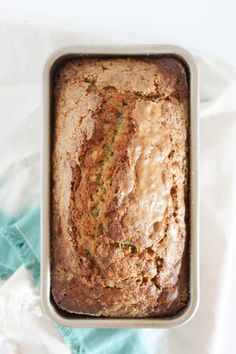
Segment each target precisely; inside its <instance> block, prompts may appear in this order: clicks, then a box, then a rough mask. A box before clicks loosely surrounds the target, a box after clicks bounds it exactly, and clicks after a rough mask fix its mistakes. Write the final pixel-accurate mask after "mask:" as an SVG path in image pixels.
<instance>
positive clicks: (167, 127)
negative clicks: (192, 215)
mask: <svg viewBox="0 0 236 354" xmlns="http://www.w3.org/2000/svg"><path fill="white" fill-rule="evenodd" d="M53 94H54V99H53V102H54V109H53V111H54V112H53V141H52V193H51V199H52V203H51V208H52V222H51V239H52V242H51V263H52V264H51V273H52V274H51V275H52V294H53V297H54V300H55V302H56V303H57V305H58V306H59V307H60V308H62V309H64V310H66V311H69V312H74V313H79V314H90V315H94V316H106V317H127V318H129V317H148V316H157V317H158V316H166V315H172V314H175V313H176V312H177V311H179V310H180V309H181V308H183V307H184V306H186V304H187V302H188V296H189V293H188V291H189V289H188V264H187V263H188V262H187V261H186V257H187V252H186V230H187V220H188V215H187V214H188V213H186V208H187V200H188V196H187V190H188V183H187V182H188V178H187V177H188V152H187V147H188V144H187V135H188V134H187V133H188V120H189V95H188V85H187V79H186V72H185V68H184V66H183V65H182V64H181V62H180V61H178V60H177V59H175V58H171V57H161V58H157V59H153V58H149V59H146V58H112V59H109V58H103V59H102V58H87V59H70V60H66V61H65V62H63V63H62V64H60V65H59V67H58V68H57V70H56V73H55V77H54V92H53Z"/></svg>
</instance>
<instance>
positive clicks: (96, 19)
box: [0, 0, 236, 354]
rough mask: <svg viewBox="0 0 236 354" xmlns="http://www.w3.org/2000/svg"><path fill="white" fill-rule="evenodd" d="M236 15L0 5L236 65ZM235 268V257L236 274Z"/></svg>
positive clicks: (229, 4) (15, 17) (70, 4)
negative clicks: (169, 46) (182, 49)
mask: <svg viewBox="0 0 236 354" xmlns="http://www.w3.org/2000/svg"><path fill="white" fill-rule="evenodd" d="M235 13H236V1H234V0H225V1H220V0H215V1H214V0H206V1H204V0H198V1H191V0H178V1H177V0H169V1H167V0H156V1H139V0H136V1H133V0H131V1H128V0H126V1H124V0H120V1H119V2H118V1H117V2H115V1H112V0H110V1H105V0H102V1H86V0H83V1H79V0H77V1H72V0H71V1H69V0H67V1H60V0H58V1H55V0H51V1H50V0H48V1H47V2H46V1H43V0H41V1H32V0H31V1H30V0H21V1H19V0H18V1H17V0H15V1H13V0H8V1H4V0H0V21H6V22H14V23H24V24H25V26H28V25H32V24H37V25H43V26H44V27H45V26H50V27H57V28H60V29H62V28H64V29H67V30H72V29H73V30H76V29H78V31H79V32H81V31H82V32H85V33H88V34H96V35H97V36H100V37H104V38H109V39H112V38H113V39H114V41H116V42H119V41H123V40H125V41H126V42H130V43H132V42H136V43H171V44H172V43H173V44H178V45H181V46H183V47H186V48H187V49H189V50H190V51H193V52H196V53H200V54H205V55H208V56H211V57H213V58H219V59H221V60H223V61H226V62H229V63H231V64H233V65H234V66H236V45H235V34H236V22H235ZM68 44H69V43H68ZM32 55H33V53H32ZM235 97H236V95H235ZM235 263H236V261H235V257H234V267H233V265H232V268H231V269H232V270H233V268H234V269H235V267H236V264H235ZM231 279H232V281H231V282H230V283H231V284H230V287H231V291H230V295H229V302H228V303H229V307H228V312H227V313H226V314H225V316H227V318H228V325H227V327H226V328H224V329H223V331H224V339H223V340H224V343H225V353H229V354H231V353H233V352H234V350H233V334H234V327H233V324H234V318H235V316H236V308H235V300H234V296H233V294H235V292H236V288H235V283H236V282H235V276H234V278H233V271H232V277H231ZM231 320H232V321H231ZM222 335H223V333H222Z"/></svg>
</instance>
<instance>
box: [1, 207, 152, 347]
mask: <svg viewBox="0 0 236 354" xmlns="http://www.w3.org/2000/svg"><path fill="white" fill-rule="evenodd" d="M0 221H1V228H0V261H1V263H0V278H6V277H8V276H10V275H11V274H12V273H13V272H14V271H15V270H16V269H17V268H18V267H19V266H20V265H21V264H24V266H25V267H26V269H28V270H29V271H30V272H31V274H32V276H33V279H34V281H35V283H36V285H37V286H39V279H40V211H39V208H32V209H30V210H28V211H27V212H25V213H24V215H23V216H19V217H18V218H12V217H10V216H9V215H6V214H4V213H0ZM58 331H59V333H60V334H61V335H62V337H63V339H64V341H65V343H66V344H68V345H69V346H70V348H71V350H72V352H73V353H74V354H88V353H95V354H102V353H109V354H139V353H142V354H145V353H149V350H148V346H147V341H145V340H144V339H145V338H143V332H142V330H136V329H117V330H116V329H93V328H91V329H79V328H78V329H77V328H68V327H63V326H58ZM152 352H153V350H152Z"/></svg>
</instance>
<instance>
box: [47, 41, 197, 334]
mask: <svg viewBox="0 0 236 354" xmlns="http://www.w3.org/2000/svg"><path fill="white" fill-rule="evenodd" d="M101 56H109V57H111V56H112V57H116V56H119V57H120V56H124V57H125V56H126V57H135V56H147V57H159V56H172V57H177V58H179V59H180V60H181V61H182V62H183V64H184V65H185V67H186V70H187V73H188V80H189V88H190V95H189V100H190V128H189V144H190V149H189V151H190V178H189V181H190V202H189V205H190V215H189V219H190V231H189V234H190V235H189V243H188V244H189V267H190V271H189V290H190V299H189V303H188V305H187V306H186V308H185V309H184V310H182V311H181V312H179V313H178V314H176V315H174V316H171V317H165V318H133V319H125V318H104V317H100V318H97V317H93V316H85V315H78V314H70V313H68V312H66V311H63V310H61V309H59V308H58V306H57V305H56V304H55V302H54V300H53V298H52V295H51V285H50V163H51V162H50V160H51V152H50V142H51V134H53V132H52V129H51V121H52V78H53V72H54V69H55V67H56V66H57V65H58V64H59V63H60V62H61V61H62V60H65V59H66V58H78V57H80V58H81V57H101ZM198 99H199V94H198V73H197V68H196V65H195V63H194V60H193V58H192V56H191V54H190V53H189V52H187V51H186V50H184V49H182V48H180V47H177V46H172V45H140V46H138V45H137V46H128V45H126V46H115V47H113V46H76V47H69V48H65V49H62V50H59V51H57V52H56V53H54V54H53V55H52V56H51V57H50V58H49V59H48V61H47V62H46V64H45V67H44V73H43V117H42V166H41V167H42V169H41V170H42V200H41V299H42V305H43V308H44V310H45V312H46V313H47V314H48V316H49V317H50V318H51V319H52V320H53V321H55V322H57V323H58V324H61V325H65V326H69V327H102V328H121V327H122V328H124V327H128V328H170V327H176V326H179V325H182V324H184V323H186V322H187V321H189V320H190V319H191V318H192V317H193V315H194V314H195V312H196V310H197V307H198V302H199V236H198V223H199V211H198Z"/></svg>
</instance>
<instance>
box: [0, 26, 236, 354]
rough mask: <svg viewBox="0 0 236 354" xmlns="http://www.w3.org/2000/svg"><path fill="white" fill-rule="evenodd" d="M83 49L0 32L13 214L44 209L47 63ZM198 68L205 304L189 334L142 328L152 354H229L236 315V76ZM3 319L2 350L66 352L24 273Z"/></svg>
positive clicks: (60, 39) (1, 100)
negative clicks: (67, 49) (57, 53)
mask: <svg viewBox="0 0 236 354" xmlns="http://www.w3.org/2000/svg"><path fill="white" fill-rule="evenodd" d="M81 43H90V44H91V43H96V44H97V43H98V41H97V40H96V41H95V40H94V39H92V38H87V37H86V36H82V35H80V34H78V33H65V32H61V31H54V30H52V29H43V30H42V29H35V28H31V27H29V26H28V25H26V26H22V27H21V26H20V27H18V26H13V25H7V24H1V26H0V50H1V57H0V127H1V129H0V154H1V176H0V179H1V180H2V179H4V189H1V191H0V204H1V206H2V207H4V210H6V211H7V212H9V213H16V212H18V211H19V210H23V208H24V207H25V206H27V205H30V204H32V203H35V204H37V203H39V195H40V182H39V176H40V161H39V157H40V112H41V93H42V87H41V82H42V68H43V64H44V62H45V60H46V58H47V57H48V55H49V54H50V53H52V52H53V51H54V50H55V49H57V48H60V47H63V46H69V45H73V44H74V45H75V44H81ZM196 62H197V65H198V68H199V72H200V99H201V104H200V117H199V120H200V213H201V218H200V221H201V223H200V236H201V243H200V254H201V299H200V306H199V310H198V312H197V314H196V316H195V317H194V319H193V320H191V321H190V322H189V323H188V324H186V325H185V326H183V327H179V328H175V329H169V330H152V329H150V330H143V335H144V340H148V341H149V342H150V346H151V347H152V348H153V353H175V354H176V353H180V354H188V353H191V354H199V353H201V354H205V353H211V354H216V353H218V354H225V351H224V348H225V343H226V342H228V340H229V339H227V338H228V337H227V335H228V333H229V331H230V326H231V324H230V318H229V314H230V313H231V312H233V311H234V313H235V303H234V302H233V301H230V299H231V300H233V297H232V291H233V288H232V283H234V282H235V280H236V279H235V275H234V274H233V271H232V267H233V264H235V265H236V262H235V255H234V254H233V249H235V246H236V245H235V240H234V234H235V229H236V225H235V223H236V222H235V217H234V215H235V212H236V189H235V180H236V163H235V161H236V70H235V69H234V68H232V67H230V66H228V65H226V64H223V63H219V62H216V61H212V60H208V59H206V58H202V57H200V56H196ZM234 290H236V289H235V288H234ZM0 318H1V322H0V353H4V354H5V353H6V354H8V353H14V354H15V353H23V354H28V353H30V354H31V353H34V354H36V353H40V354H42V353H50V354H51V353H60V354H64V353H65V354H66V353H68V352H69V349H68V348H66V346H65V345H64V344H63V343H62V341H61V339H60V337H59V335H58V334H57V332H56V329H55V326H54V325H53V324H52V322H51V321H49V320H48V319H47V318H46V316H45V315H43V313H42V309H41V306H40V302H39V294H38V293H37V291H36V290H35V289H34V287H33V286H32V283H31V281H30V280H29V277H28V275H27V273H26V271H24V270H23V269H22V268H21V269H20V270H18V271H17V272H16V273H15V274H14V275H13V276H12V277H11V278H10V279H9V280H8V281H7V282H6V283H5V284H4V285H2V286H1V288H0ZM232 325H233V322H232ZM231 327H232V326H231ZM227 328H228V330H226V329H227ZM230 338H231V337H230ZM229 348H230V347H229ZM227 352H228V354H231V353H230V351H229V350H228V351H227ZM232 353H233V348H232Z"/></svg>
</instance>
